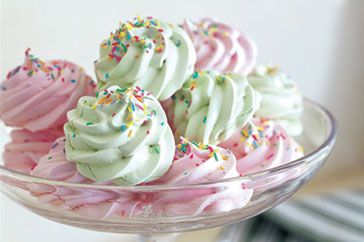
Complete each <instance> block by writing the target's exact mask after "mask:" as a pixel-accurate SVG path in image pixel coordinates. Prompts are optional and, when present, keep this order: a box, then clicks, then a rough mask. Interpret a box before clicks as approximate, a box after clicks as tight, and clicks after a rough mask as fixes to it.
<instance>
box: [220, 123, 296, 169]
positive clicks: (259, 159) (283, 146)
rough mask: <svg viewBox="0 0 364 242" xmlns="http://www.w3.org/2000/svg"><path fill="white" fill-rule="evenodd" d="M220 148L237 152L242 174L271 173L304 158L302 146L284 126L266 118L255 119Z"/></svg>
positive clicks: (238, 165)
mask: <svg viewBox="0 0 364 242" xmlns="http://www.w3.org/2000/svg"><path fill="white" fill-rule="evenodd" d="M219 145H220V146H221V147H223V148H225V149H230V150H231V151H232V152H233V153H234V155H235V156H236V158H237V169H238V171H239V173H240V174H251V173H254V172H259V171H263V170H267V169H270V168H273V167H277V166H279V165H282V164H285V163H287V162H290V161H293V160H296V159H298V158H300V157H302V156H303V150H302V147H301V146H300V145H299V144H298V143H297V142H296V141H295V140H294V139H293V138H291V137H290V136H289V135H288V134H287V132H286V131H285V130H284V129H283V128H282V127H281V126H279V125H278V124H277V123H276V122H274V121H271V120H268V119H262V118H253V119H252V121H251V122H250V123H248V124H247V125H246V126H244V127H243V128H242V129H241V130H240V131H239V132H236V133H235V134H233V135H232V136H231V137H230V138H229V139H227V140H225V141H223V142H222V143H220V144H219Z"/></svg>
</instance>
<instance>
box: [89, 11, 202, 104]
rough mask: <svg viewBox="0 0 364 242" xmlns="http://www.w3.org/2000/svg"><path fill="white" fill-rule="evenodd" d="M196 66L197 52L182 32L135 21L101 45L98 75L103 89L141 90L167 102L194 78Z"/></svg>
mask: <svg viewBox="0 0 364 242" xmlns="http://www.w3.org/2000/svg"><path fill="white" fill-rule="evenodd" d="M195 62H196V53H195V50H194V48H193V45H192V42H191V40H190V38H189V37H188V35H187V34H186V32H185V31H184V30H183V29H181V28H180V27H178V26H175V25H171V24H168V23H166V22H163V21H159V20H157V19H154V18H151V17H148V18H146V19H141V18H139V17H136V18H134V19H133V21H130V22H129V21H128V22H124V23H122V24H121V26H120V27H119V28H118V29H117V30H116V31H115V32H114V33H112V34H111V35H110V37H109V38H108V39H106V40H104V41H103V42H102V43H101V46H100V58H99V60H97V61H96V62H95V72H96V76H97V79H98V80H99V82H100V88H101V89H103V88H106V87H110V86H112V85H118V86H120V87H128V86H140V87H141V88H144V89H146V90H147V91H149V92H151V93H152V94H153V95H154V96H155V97H156V98H158V99H159V100H166V99H167V98H169V97H170V96H172V95H173V93H175V92H176V91H177V90H178V89H179V88H180V87H181V86H182V85H183V83H184V82H185V81H186V80H187V78H188V77H189V76H190V75H191V74H192V72H193V67H194V65H195Z"/></svg>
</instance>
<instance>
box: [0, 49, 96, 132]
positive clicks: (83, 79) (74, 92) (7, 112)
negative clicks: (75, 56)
mask: <svg viewBox="0 0 364 242" xmlns="http://www.w3.org/2000/svg"><path fill="white" fill-rule="evenodd" d="M29 51H30V49H28V50H27V51H26V52H25V61H24V64H23V65H22V66H18V67H17V68H15V69H14V70H13V71H11V72H9V74H8V75H7V77H6V80H5V81H3V82H2V84H1V92H0V102H1V105H0V118H1V119H2V120H3V121H4V122H5V124H6V125H9V126H16V127H22V128H25V129H28V130H30V131H32V132H36V131H39V130H46V129H49V128H57V127H60V126H62V125H63V124H64V123H65V122H66V113H67V111H68V110H70V109H72V108H74V107H75V106H76V104H77V101H78V99H79V98H80V97H81V96H84V95H94V93H95V88H96V84H95V83H94V82H93V81H92V79H91V78H90V77H89V76H88V75H86V73H85V71H84V70H83V69H82V68H81V67H79V66H77V65H76V64H73V63H71V62H68V61H61V60H60V61H48V62H44V61H41V60H39V59H38V58H36V57H34V56H33V55H31V54H29Z"/></svg>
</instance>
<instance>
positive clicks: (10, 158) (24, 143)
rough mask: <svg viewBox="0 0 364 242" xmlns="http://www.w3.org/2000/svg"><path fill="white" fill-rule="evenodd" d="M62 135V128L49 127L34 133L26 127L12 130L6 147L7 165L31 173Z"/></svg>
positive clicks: (5, 163) (4, 158) (5, 160)
mask: <svg viewBox="0 0 364 242" xmlns="http://www.w3.org/2000/svg"><path fill="white" fill-rule="evenodd" d="M61 136H63V130H62V129H47V130H42V131H37V132H34V133H33V132H31V131H29V130H25V129H20V130H13V131H11V133H10V137H11V141H10V142H9V143H8V144H6V145H5V147H4V148H5V151H4V153H3V160H4V165H5V167H7V168H9V169H11V170H14V171H18V172H22V173H25V174H29V173H30V171H31V170H32V169H33V168H34V167H35V166H36V165H37V163H38V161H39V159H40V158H41V157H42V156H44V155H46V154H47V153H48V151H49V149H50V148H51V146H52V144H53V142H54V141H55V140H56V139H57V138H58V137H61Z"/></svg>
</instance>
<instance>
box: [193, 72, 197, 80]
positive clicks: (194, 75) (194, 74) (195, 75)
mask: <svg viewBox="0 0 364 242" xmlns="http://www.w3.org/2000/svg"><path fill="white" fill-rule="evenodd" d="M197 77H198V72H197V71H195V72H194V73H193V74H192V78H193V79H196V78H197Z"/></svg>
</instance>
